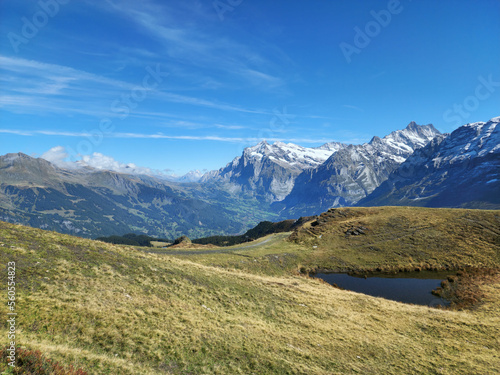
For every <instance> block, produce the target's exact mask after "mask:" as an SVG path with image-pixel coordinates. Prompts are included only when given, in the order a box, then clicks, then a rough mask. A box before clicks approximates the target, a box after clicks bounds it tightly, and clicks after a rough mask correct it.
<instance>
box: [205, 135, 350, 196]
mask: <svg viewBox="0 0 500 375" xmlns="http://www.w3.org/2000/svg"><path fill="white" fill-rule="evenodd" d="M344 147H346V145H344V144H342V143H338V142H331V143H326V144H324V145H322V146H320V147H312V148H309V147H302V146H298V145H296V144H293V143H283V142H275V143H274V144H272V145H271V144H269V143H267V142H266V141H262V142H260V143H259V144H257V145H255V146H252V147H247V148H245V149H244V150H243V153H242V155H241V156H239V157H237V158H235V159H234V160H233V161H232V162H231V163H229V164H228V165H227V166H226V167H224V168H221V169H219V170H218V171H210V172H208V173H206V174H205V175H204V176H203V177H202V179H201V182H216V181H218V182H223V183H225V184H226V187H227V190H229V191H232V192H236V191H245V192H247V193H250V194H254V195H259V194H260V195H263V196H265V199H266V200H268V201H271V202H273V201H280V200H282V199H283V198H285V197H286V196H287V195H288V193H289V192H290V191H291V190H292V188H293V185H294V181H295V178H296V177H297V176H298V175H299V174H300V173H302V172H303V171H304V170H306V169H310V168H315V167H317V166H319V165H321V164H322V163H323V162H324V161H325V160H327V159H328V158H329V157H330V156H331V155H332V154H333V153H335V152H337V151H338V150H341V149H343V148H344Z"/></svg>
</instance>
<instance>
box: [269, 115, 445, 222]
mask: <svg viewBox="0 0 500 375" xmlns="http://www.w3.org/2000/svg"><path fill="white" fill-rule="evenodd" d="M439 134H440V132H439V131H438V130H436V129H435V128H434V126H432V125H422V126H420V125H417V124H416V123H414V122H411V123H410V124H409V125H408V126H407V127H406V128H405V129H403V130H398V131H395V132H392V133H391V134H389V135H387V136H385V137H384V138H379V137H373V139H372V140H371V141H370V142H369V143H365V144H362V145H349V146H346V147H344V148H342V149H340V150H339V151H338V152H335V153H334V154H332V156H330V157H329V158H328V159H327V160H326V161H325V162H324V163H323V164H321V165H320V166H318V167H317V168H315V169H312V170H308V171H305V172H303V173H302V174H301V175H300V176H299V177H298V178H297V179H296V181H295V185H294V188H293V190H292V191H291V192H290V194H289V195H288V196H287V197H286V198H285V199H284V200H283V201H282V202H279V203H275V204H274V205H273V208H274V209H275V210H276V211H279V212H280V214H281V217H282V218H290V217H299V216H307V215H313V214H319V213H321V212H323V211H326V210H328V209H329V208H331V207H340V206H351V205H354V204H355V203H356V202H358V201H359V200H360V199H362V198H364V197H366V196H367V195H369V194H370V193H371V192H372V191H373V190H375V188H377V187H378V186H379V185H380V184H381V183H382V182H383V181H385V180H386V179H387V177H388V176H389V174H390V173H391V172H392V171H394V170H395V169H396V168H397V167H398V166H399V165H400V164H401V163H402V162H404V161H405V160H406V158H408V156H410V155H411V154H412V153H413V152H414V150H415V149H417V148H420V147H423V146H425V145H426V144H427V143H428V142H429V141H430V140H432V139H433V138H434V137H436V136H437V135H439Z"/></svg>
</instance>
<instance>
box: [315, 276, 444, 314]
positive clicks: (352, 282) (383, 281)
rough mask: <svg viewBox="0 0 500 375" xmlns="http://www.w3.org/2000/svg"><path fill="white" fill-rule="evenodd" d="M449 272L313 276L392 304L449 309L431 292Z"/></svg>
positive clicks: (442, 300)
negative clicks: (394, 302) (390, 301)
mask: <svg viewBox="0 0 500 375" xmlns="http://www.w3.org/2000/svg"><path fill="white" fill-rule="evenodd" d="M449 274H450V272H447V273H446V272H432V271H424V272H405V273H398V274H396V275H385V274H377V275H367V277H366V278H365V277H364V276H351V275H348V274H346V273H317V274H315V275H312V276H314V277H317V278H320V279H322V280H324V281H326V282H327V283H329V284H331V285H333V284H336V285H337V286H339V287H341V288H344V289H347V290H352V291H354V292H358V293H364V294H368V295H371V296H375V297H383V298H386V299H390V300H393V301H399V302H405V303H413V304H416V305H424V306H438V305H441V306H448V305H449V302H448V301H446V300H444V299H442V298H440V297H437V296H434V295H433V294H431V291H432V290H434V289H436V288H437V287H439V286H441V281H442V280H444V279H446V276H447V275H449Z"/></svg>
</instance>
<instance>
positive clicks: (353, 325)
mask: <svg viewBox="0 0 500 375" xmlns="http://www.w3.org/2000/svg"><path fill="white" fill-rule="evenodd" d="M305 241H306V240H305ZM303 246H304V245H300V244H294V243H283V242H281V241H276V242H273V241H269V242H267V243H266V244H265V245H263V246H262V248H255V249H254V250H250V249H247V250H240V252H241V253H242V254H243V253H245V254H246V255H247V256H250V255H251V256H254V255H255V256H256V259H259V262H260V261H263V260H262V259H264V258H266V257H268V255H270V254H281V255H282V253H283V248H285V250H284V251H285V252H286V251H289V252H290V253H291V252H292V251H295V252H296V254H298V253H299V251H300V249H305V248H304V247H303ZM280 249H281V252H280ZM304 251H306V253H307V254H308V255H307V257H306V258H308V257H310V256H311V254H314V251H312V250H304ZM254 252H255V253H258V254H260V255H256V254H255V253H254ZM259 252H260V253H259ZM249 254H250V255H249ZM215 256H216V255H199V256H194V257H192V258H189V259H183V258H180V256H176V257H174V256H168V255H163V254H148V253H143V252H141V251H138V250H136V249H134V248H131V247H126V246H115V245H110V244H105V243H101V242H96V241H89V240H83V239H79V238H74V237H70V236H65V235H60V234H56V233H52V232H44V231H41V230H35V229H31V228H26V227H21V226H14V225H10V224H5V223H1V222H0V259H1V264H2V265H4V266H5V265H6V264H7V262H9V261H15V262H16V265H17V278H18V285H17V294H18V306H17V312H18V314H19V315H18V334H19V339H18V343H20V344H22V345H24V346H27V347H29V348H32V349H39V350H41V351H42V352H43V353H44V354H46V355H47V356H48V357H50V358H53V359H55V360H59V361H61V362H63V363H64V364H73V365H74V366H75V367H82V368H84V369H85V370H87V371H88V372H89V374H351V373H362V374H402V373H404V374H412V373H415V374H417V373H422V374H493V373H496V371H497V370H498V368H500V360H499V356H498V352H499V351H500V343H499V340H498V337H500V318H499V317H500V284H498V283H494V284H489V285H481V289H482V291H483V293H484V295H485V298H484V303H483V304H482V305H480V306H478V307H477V308H476V309H474V310H469V311H448V310H438V309H433V308H428V307H423V306H413V305H406V304H402V303H397V302H392V301H388V300H384V299H381V298H374V297H370V296H366V295H362V294H357V293H353V292H348V291H342V290H338V289H335V288H332V287H331V286H329V285H328V284H325V283H324V282H321V281H319V280H315V279H310V278H307V277H301V276H292V275H286V274H285V272H284V271H283V272H282V273H281V274H279V275H277V276H270V275H266V274H263V273H260V274H259V273H257V272H248V270H254V269H253V268H251V267H254V266H253V264H255V263H258V262H253V259H251V258H248V259H247V257H243V258H244V259H245V260H246V261H248V262H249V265H248V266H242V268H243V269H241V270H239V269H235V268H234V267H221V265H220V264H214V265H213V266H212V265H209V264H202V263H208V262H214V261H215V258H214V257H215ZM219 256H224V257H227V258H226V259H225V260H224V261H223V263H225V264H226V263H227V265H231V264H233V263H232V262H235V263H234V264H238V261H236V260H235V259H236V258H237V259H241V258H242V257H241V256H237V255H231V254H219ZM231 256H232V257H233V258H234V259H233V258H230V257H231ZM273 256H274V255H273ZM276 256H278V255H276ZM261 258H262V259H261ZM271 258H272V257H271ZM273 259H276V258H273ZM294 259H295V258H294ZM384 259H385V258H384ZM488 259H489V258H488V257H485V258H484V260H481V262H483V261H486V260H488ZM200 260H201V261H200ZM278 260H279V259H278ZM488 261H489V260H488ZM273 264H274V263H273ZM296 266H297V265H295V266H294V267H296ZM287 267H288V266H287V265H285V266H282V265H278V264H276V265H274V266H271V265H270V266H269V270H270V271H272V273H274V274H278V273H279V272H278V271H277V270H286V269H288V268H287ZM290 267H291V266H290ZM290 269H291V268H290ZM0 276H1V277H0V279H1V282H2V283H3V284H4V285H5V283H6V272H5V270H2V271H1V275H0ZM1 298H2V299H1V300H0V302H1V305H0V306H1V307H0V309H1V311H2V314H5V313H6V312H7V311H6V303H5V302H6V301H5V299H6V295H5V293H4V294H2V297H1ZM3 316H5V315H3ZM0 337H1V341H0V342H1V343H2V344H4V343H5V342H6V337H7V336H6V325H5V324H4V325H2V329H1V331H0Z"/></svg>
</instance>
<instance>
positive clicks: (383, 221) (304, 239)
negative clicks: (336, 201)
mask: <svg viewBox="0 0 500 375" xmlns="http://www.w3.org/2000/svg"><path fill="white" fill-rule="evenodd" d="M357 227H364V228H367V229H365V230H364V232H365V234H364V235H358V236H346V231H348V230H349V229H351V228H357ZM287 236H288V235H287V234H281V235H274V236H268V237H267V238H270V239H271V240H270V241H269V242H266V243H265V245H263V246H260V247H258V248H255V249H244V250H241V251H239V250H238V249H239V248H241V247H242V246H243V247H244V246H245V244H243V245H241V246H233V247H231V248H227V249H228V250H229V249H232V250H234V252H233V253H224V254H217V253H214V254H212V255H211V254H206V253H203V252H202V253H201V255H199V256H192V255H190V258H189V259H192V260H194V261H196V262H199V263H202V264H205V265H212V266H223V267H226V268H227V267H230V268H236V269H241V270H245V271H248V272H252V273H257V274H267V275H284V274H290V273H291V272H293V271H297V269H298V268H304V269H306V270H309V271H313V270H316V269H329V270H346V271H355V270H374V269H376V268H381V269H383V270H387V271H399V270H405V269H406V270H414V269H415V268H421V269H433V268H437V269H446V268H449V269H457V268H462V267H493V268H496V267H499V266H500V211H483V210H465V209H435V208H422V207H373V208H342V209H334V210H331V211H329V212H327V213H324V214H322V215H321V216H320V217H319V219H318V225H316V226H312V225H311V223H306V224H305V225H304V226H303V227H302V228H301V229H299V230H298V231H295V232H294V233H292V235H291V237H290V238H291V240H290V241H283V240H285V237H287ZM263 240H265V238H264V239H261V240H260V241H263ZM166 252H168V251H166ZM176 256H177V255H176ZM179 257H181V256H179Z"/></svg>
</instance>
